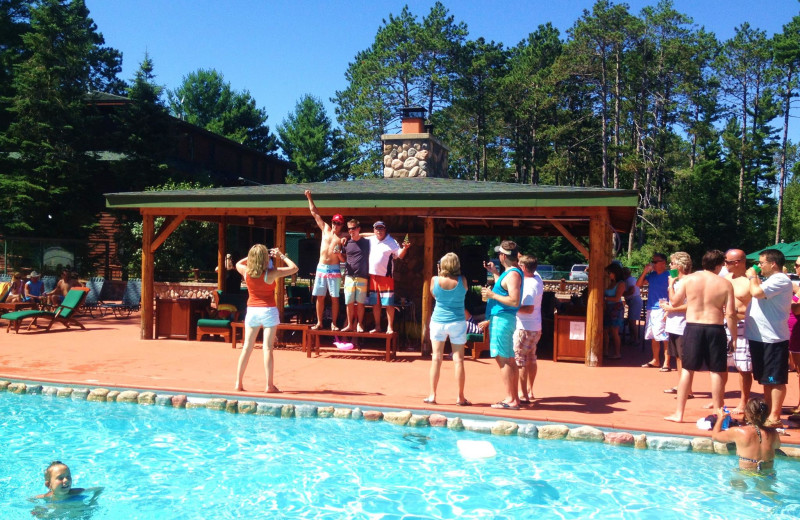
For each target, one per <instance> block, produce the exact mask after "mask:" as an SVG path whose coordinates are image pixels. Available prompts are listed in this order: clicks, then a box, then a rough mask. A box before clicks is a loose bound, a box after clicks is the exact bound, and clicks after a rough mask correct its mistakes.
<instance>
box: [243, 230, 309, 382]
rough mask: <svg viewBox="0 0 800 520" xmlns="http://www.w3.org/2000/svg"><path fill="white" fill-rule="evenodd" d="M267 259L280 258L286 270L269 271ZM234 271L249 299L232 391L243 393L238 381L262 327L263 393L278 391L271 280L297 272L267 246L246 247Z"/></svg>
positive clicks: (275, 317) (276, 320) (275, 310)
mask: <svg viewBox="0 0 800 520" xmlns="http://www.w3.org/2000/svg"><path fill="white" fill-rule="evenodd" d="M270 258H280V259H281V260H283V262H284V263H285V264H286V267H277V268H270V265H269V264H270ZM236 270H237V271H238V272H239V274H241V275H242V278H244V282H245V284H246V285H247V292H248V294H249V298H248V299H247V314H246V315H245V318H244V345H243V346H242V354H241V355H240V356H239V366H238V368H237V370H236V385H235V390H237V391H243V390H244V387H243V386H242V378H243V377H244V371H245V369H246V368H247V362H248V361H249V360H250V354H251V353H252V352H253V346H254V345H255V342H256V337H257V336H258V329H260V328H261V327H264V370H265V371H266V373H267V389H266V392H267V393H276V392H280V390H278V387H276V386H275V384H274V383H273V381H272V372H273V368H274V360H273V355H272V347H273V345H274V344H275V330H276V329H275V327H277V325H278V323H280V317H279V314H278V307H277V305H276V304H275V281H276V280H278V279H279V278H284V277H286V276H291V275H293V274H294V273H296V272H297V265H295V263H294V262H292V261H291V260H290V259H289V257H288V256H286V255H284V254H283V253H281V252H280V251H279V250H278V248H274V249H270V250H267V246H265V245H263V244H256V245H254V246H253V247H251V248H250V252H249V253H247V258H242V259H241V260H239V261H238V262H237V263H236Z"/></svg>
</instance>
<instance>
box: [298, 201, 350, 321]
mask: <svg viewBox="0 0 800 520" xmlns="http://www.w3.org/2000/svg"><path fill="white" fill-rule="evenodd" d="M305 194H306V198H307V199H308V209H309V210H310V211H311V216H312V217H314V220H316V221H317V225H318V226H319V229H320V231H322V243H321V244H320V248H319V263H318V264H317V274H316V276H315V277H314V287H313V289H312V290H311V294H312V295H314V296H316V297H317V324H316V325H314V326H313V327H311V328H312V329H315V330H316V329H319V328H321V327H322V316H323V314H324V313H325V295H326V294H330V295H331V320H332V321H331V330H339V327H338V326H337V325H336V322H337V319H338V318H339V291H340V288H341V284H342V270H341V268H340V267H339V253H341V251H342V246H341V238H342V226H343V225H344V217H343V216H342V215H340V214H338V213H337V214H335V215H334V216H333V218H332V219H331V223H330V224H328V223H327V222H325V221H324V220H323V219H322V217H321V216H320V214H319V212H318V211H317V206H316V205H315V204H314V199H312V198H311V190H306V192H305Z"/></svg>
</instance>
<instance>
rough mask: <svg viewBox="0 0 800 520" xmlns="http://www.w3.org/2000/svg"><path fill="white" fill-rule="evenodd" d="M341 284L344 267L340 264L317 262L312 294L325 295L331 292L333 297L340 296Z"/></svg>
mask: <svg viewBox="0 0 800 520" xmlns="http://www.w3.org/2000/svg"><path fill="white" fill-rule="evenodd" d="M341 285H342V268H341V267H340V266H339V264H332V265H328V264H317V274H316V276H315V277H314V289H313V290H312V291H311V294H312V295H314V296H325V295H326V294H330V295H331V297H332V298H338V297H339V289H340V287H341Z"/></svg>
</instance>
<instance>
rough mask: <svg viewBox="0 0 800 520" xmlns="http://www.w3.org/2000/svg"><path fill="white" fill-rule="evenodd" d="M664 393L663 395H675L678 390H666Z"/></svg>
mask: <svg viewBox="0 0 800 520" xmlns="http://www.w3.org/2000/svg"><path fill="white" fill-rule="evenodd" d="M664 393H665V394H677V393H678V389H677V388H667V389H666V390H664Z"/></svg>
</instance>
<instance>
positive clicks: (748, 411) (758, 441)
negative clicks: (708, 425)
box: [711, 397, 781, 474]
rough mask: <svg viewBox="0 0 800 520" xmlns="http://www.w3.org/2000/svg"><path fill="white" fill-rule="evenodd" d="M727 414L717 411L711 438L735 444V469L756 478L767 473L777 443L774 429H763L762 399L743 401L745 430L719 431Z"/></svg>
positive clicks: (765, 409) (765, 412) (766, 413)
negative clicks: (737, 467) (736, 457)
mask: <svg viewBox="0 0 800 520" xmlns="http://www.w3.org/2000/svg"><path fill="white" fill-rule="evenodd" d="M726 414H727V412H726V411H725V410H724V409H722V408H720V409H719V410H718V411H717V422H715V423H714V429H713V432H712V434H711V438H713V439H714V440H715V441H717V442H735V443H736V454H737V455H738V456H739V469H740V470H745V471H748V472H754V473H758V474H765V473H769V472H771V471H772V469H773V465H774V460H775V450H776V449H777V448H780V446H781V440H780V437H779V436H778V432H776V431H775V429H774V428H766V427H765V426H764V421H766V420H767V417H768V416H769V407H768V406H767V404H766V403H765V402H764V400H763V399H761V398H759V397H753V398H751V399H750V400H749V401H747V405H746V406H745V410H744V418H745V420H746V421H747V424H746V425H745V426H739V427H733V428H730V429H728V430H726V431H722V430H721V428H722V420H723V419H724V418H725V415H726Z"/></svg>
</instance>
